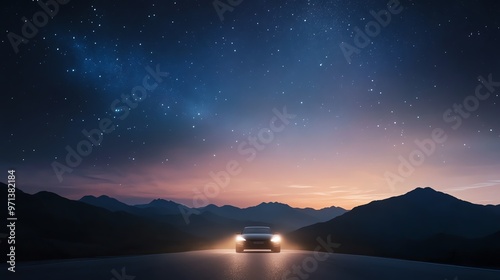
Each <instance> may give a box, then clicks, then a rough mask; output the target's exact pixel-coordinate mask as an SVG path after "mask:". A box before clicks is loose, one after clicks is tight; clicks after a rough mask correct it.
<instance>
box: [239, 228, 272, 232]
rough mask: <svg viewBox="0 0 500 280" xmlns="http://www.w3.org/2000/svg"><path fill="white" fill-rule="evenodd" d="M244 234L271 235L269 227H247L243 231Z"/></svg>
mask: <svg viewBox="0 0 500 280" xmlns="http://www.w3.org/2000/svg"><path fill="white" fill-rule="evenodd" d="M243 233H271V229H270V228H268V227H247V228H244V229H243Z"/></svg>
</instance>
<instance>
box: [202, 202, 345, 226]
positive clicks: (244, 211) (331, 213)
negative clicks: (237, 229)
mask: <svg viewBox="0 0 500 280" xmlns="http://www.w3.org/2000/svg"><path fill="white" fill-rule="evenodd" d="M197 210H199V211H201V212H212V213H214V214H216V215H218V216H221V217H226V218H229V219H233V220H252V221H261V222H264V223H269V224H273V225H274V228H275V229H276V230H279V231H282V232H287V231H291V230H295V229H298V228H300V227H303V226H306V225H311V224H314V223H318V222H322V221H327V220H329V219H332V218H334V217H337V216H339V215H342V214H344V213H345V212H347V211H346V210H344V209H342V208H340V207H330V208H323V209H321V210H315V209H312V208H305V209H301V208H293V207H291V206H289V205H287V204H283V203H279V202H263V203H261V204H259V205H256V206H251V207H248V208H238V207H234V206H230V205H224V206H220V207H219V206H216V205H213V204H210V205H208V206H206V207H203V208H199V209H197Z"/></svg>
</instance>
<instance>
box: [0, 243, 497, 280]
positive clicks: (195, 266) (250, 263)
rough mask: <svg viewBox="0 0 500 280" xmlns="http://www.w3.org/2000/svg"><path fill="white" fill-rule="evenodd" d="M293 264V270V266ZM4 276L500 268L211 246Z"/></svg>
mask: <svg viewBox="0 0 500 280" xmlns="http://www.w3.org/2000/svg"><path fill="white" fill-rule="evenodd" d="M294 267H295V269H294ZM0 269H1V271H0V279H9V280H10V279H22V280H38V279H39V280H68V279H72V280H100V279H102V280H156V279H158V280H160V279H161V280H167V279H168V280H169V279H172V280H182V279H186V280H196V279H203V280H211V279H234V280H243V279H248V280H265V279H288V280H299V279H339V280H362V279H363V280H366V279H369V280H377V279H380V280H391V279H394V280H401V279H405V280H412V279H415V280H432V279H436V280H445V279H447V280H468V279H470V280H489V279H491V280H499V279H500V270H487V269H477V268H467V267H459V266H451V265H440V264H431V263H422V262H413V261H403V260H395V259H384V258H376V257H366V256H355V255H343V254H325V253H319V254H318V253H316V255H315V254H314V253H313V252H309V251H296V250H283V251H282V252H281V253H279V254H278V253H268V252H249V253H242V254H237V253H235V252H234V251H233V250H229V249H221V250H208V251H193V252H184V253H171V254H160V255H145V256H128V257H112V258H111V257H110V258H100V259H85V260H66V261H46V262H30V263H21V264H18V265H17V266H16V272H15V273H12V272H9V271H7V266H5V265H4V264H2V265H1V266H0Z"/></svg>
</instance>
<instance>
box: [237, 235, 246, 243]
mask: <svg viewBox="0 0 500 280" xmlns="http://www.w3.org/2000/svg"><path fill="white" fill-rule="evenodd" d="M243 241H246V239H245V238H244V237H243V236H241V235H236V242H243Z"/></svg>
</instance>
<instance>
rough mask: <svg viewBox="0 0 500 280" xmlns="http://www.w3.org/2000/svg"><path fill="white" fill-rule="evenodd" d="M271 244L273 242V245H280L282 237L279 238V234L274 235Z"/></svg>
mask: <svg viewBox="0 0 500 280" xmlns="http://www.w3.org/2000/svg"><path fill="white" fill-rule="evenodd" d="M271 242H273V243H279V242H281V236H279V235H277V234H276V235H273V238H271Z"/></svg>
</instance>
